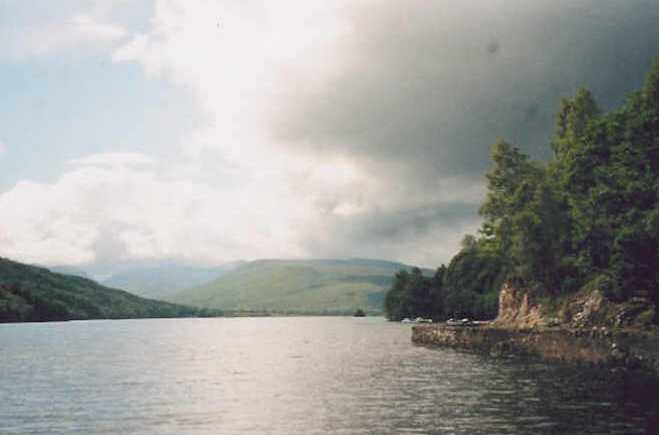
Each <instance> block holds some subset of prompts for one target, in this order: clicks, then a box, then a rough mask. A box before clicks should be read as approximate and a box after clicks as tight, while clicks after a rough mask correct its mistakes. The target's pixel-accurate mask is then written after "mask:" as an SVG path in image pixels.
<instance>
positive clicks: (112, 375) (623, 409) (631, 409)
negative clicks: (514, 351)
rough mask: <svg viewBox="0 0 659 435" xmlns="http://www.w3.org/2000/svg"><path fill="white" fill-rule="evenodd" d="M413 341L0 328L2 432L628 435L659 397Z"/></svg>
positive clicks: (400, 333)
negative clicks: (419, 344)
mask: <svg viewBox="0 0 659 435" xmlns="http://www.w3.org/2000/svg"><path fill="white" fill-rule="evenodd" d="M410 334H411V331H410V328H409V326H407V325H400V324H396V323H389V322H385V321H384V320H383V319H380V318H330V317H324V318H323V317H315V318H314V317H307V318H304V317H301V318H226V319H171V320H115V321H87V322H64V323H43V324H12V325H0V433H2V434H42V433H43V434H92V433H108V434H116V433H139V434H245V433H252V434H287V435H288V434H327V433H333V434H470V435H472V434H526V433H529V434H531V433H533V434H554V433H561V434H586V433H592V434H618V433H620V434H631V433H645V429H646V425H647V421H648V415H649V413H650V412H651V409H652V408H653V407H654V403H656V401H657V395H658V394H659V393H658V391H659V390H658V389H657V385H656V383H653V382H652V381H650V380H647V379H639V378H638V377H630V376H628V375H624V374H613V375H611V374H606V373H603V372H599V371H592V370H585V369H576V368H567V367H560V366H550V365H546V364H539V363H533V364H527V363H522V362H520V361H514V360H501V359H493V358H488V357H482V356H478V355H472V354H469V353H459V352H456V351H453V350H446V349H426V348H423V347H418V346H414V345H413V344H411V342H410Z"/></svg>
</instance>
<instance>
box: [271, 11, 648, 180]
mask: <svg viewBox="0 0 659 435" xmlns="http://www.w3.org/2000/svg"><path fill="white" fill-rule="evenodd" d="M350 21H351V23H352V26H353V29H354V32H353V33H352V34H351V35H350V36H349V37H346V38H345V39H344V40H343V41H342V42H341V44H340V47H339V50H340V52H341V53H342V56H341V60H340V62H342V65H341V73H340V74H339V75H338V76H336V77H334V78H333V79H331V80H330V81H329V82H325V83H322V86H300V83H299V82H296V83H295V86H294V89H291V93H290V95H287V98H286V103H284V104H283V105H279V106H277V110H278V112H277V114H276V116H274V117H273V124H272V125H273V130H274V133H275V135H276V136H277V137H278V138H280V139H285V140H287V141H293V142H296V141H297V142H299V143H300V144H304V146H309V144H322V146H319V149H321V150H322V151H340V152H342V153H347V154H348V155H352V156H356V157H359V158H364V159H371V160H376V161H377V160H395V161H398V162H405V163H406V165H404V167H405V168H407V169H408V171H403V174H401V176H403V175H405V176H410V175H415V177H414V178H415V179H416V180H415V181H417V182H418V183H419V185H424V184H428V181H429V180H430V179H432V178H436V177H442V176H448V175H465V174H469V175H475V174H478V173H481V172H482V171H483V170H484V169H485V167H486V165H487V164H488V150H489V146H490V145H491V144H492V143H493V142H494V141H496V139H497V138H505V139H507V140H510V141H513V142H515V143H516V144H518V145H519V146H521V147H522V148H523V149H524V150H526V151H528V152H530V153H532V154H533V155H534V156H537V157H546V156H547V155H548V153H547V149H546V148H547V147H546V146H545V144H546V143H547V140H548V137H549V135H550V134H551V129H552V123H553V121H552V119H553V113H554V112H555V110H556V108H557V105H558V100H559V98H560V97H561V96H569V95H571V94H572V93H573V92H574V91H575V89H576V88H577V87H578V86H582V85H585V86H587V87H589V88H591V89H592V90H593V91H594V92H595V94H596V96H597V97H598V99H599V100H600V101H601V102H602V103H603V105H604V106H611V105H612V104H613V103H618V102H620V100H621V99H622V97H623V95H624V94H625V93H627V92H629V91H630V90H633V89H634V88H636V87H638V85H639V84H640V82H641V80H642V78H643V75H644V73H645V72H646V71H647V69H648V66H649V64H650V61H651V59H652V57H653V56H655V55H656V54H657V53H658V52H659V26H657V24H656V23H657V22H659V3H657V2H656V1H630V2H620V1H612V0H605V1H602V0H590V1H573V0H569V1H558V2H556V1H551V2H550V1H543V2H528V1H510V0H507V1H505V2H504V1H491V0H487V1H484V0H483V1H469V2H463V1H450V2H449V1H435V2H429V1H426V0H413V1H406V2H387V3H386V4H369V5H368V6H361V7H355V8H353V9H352V10H351V11H350ZM304 90H306V91H304Z"/></svg>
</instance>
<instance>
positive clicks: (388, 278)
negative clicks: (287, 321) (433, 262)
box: [172, 259, 411, 314]
mask: <svg viewBox="0 0 659 435" xmlns="http://www.w3.org/2000/svg"><path fill="white" fill-rule="evenodd" d="M401 268H402V269H405V270H410V269H411V266H407V265H404V264H401V263H394V262H389V261H382V260H369V259H346V260H337V259H327V260H257V261H251V262H247V263H244V264H242V265H240V266H239V267H237V268H236V269H234V270H232V271H230V272H227V273H225V274H224V275H222V276H221V277H220V278H218V279H217V280H215V281H213V282H211V283H209V284H206V285H203V286H200V287H196V288H191V289H188V290H183V291H181V292H180V293H178V294H177V295H175V296H174V298H173V299H172V300H173V301H174V302H180V303H186V304H192V305H198V306H203V307H210V308H221V309H225V310H248V311H271V312H276V313H286V312H291V313H306V314H321V313H333V314H352V313H353V312H354V311H355V310H356V309H358V308H361V309H364V310H368V311H369V312H371V313H375V312H380V313H381V312H382V302H383V299H384V292H385V290H386V289H387V288H389V286H391V282H392V280H393V276H394V274H395V273H396V271H398V270H400V269H401Z"/></svg>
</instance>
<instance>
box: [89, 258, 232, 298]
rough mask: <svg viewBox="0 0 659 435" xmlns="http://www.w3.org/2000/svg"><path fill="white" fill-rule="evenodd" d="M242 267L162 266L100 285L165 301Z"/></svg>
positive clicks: (118, 275)
mask: <svg viewBox="0 0 659 435" xmlns="http://www.w3.org/2000/svg"><path fill="white" fill-rule="evenodd" d="M243 263H244V262H242V261H236V262H231V263H227V264H223V265H221V266H218V267H199V266H188V265H182V264H177V263H163V264H159V265H154V266H146V267H135V268H131V269H127V270H122V271H119V272H116V273H114V274H112V275H110V276H109V277H107V278H105V279H103V280H101V281H100V282H101V283H102V284H103V285H106V286H108V287H112V288H120V289H122V290H126V291H129V292H131V293H133V294H136V295H138V296H142V297H145V298H153V299H167V298H169V297H171V296H173V295H174V294H176V293H177V292H178V291H180V290H183V289H186V288H190V287H196V286H200V285H202V284H206V283H208V282H210V281H213V280H214V279H216V278H219V277H220V276H222V275H223V274H225V273H226V272H229V271H231V270H233V269H235V268H236V267H238V266H240V265H241V264H243Z"/></svg>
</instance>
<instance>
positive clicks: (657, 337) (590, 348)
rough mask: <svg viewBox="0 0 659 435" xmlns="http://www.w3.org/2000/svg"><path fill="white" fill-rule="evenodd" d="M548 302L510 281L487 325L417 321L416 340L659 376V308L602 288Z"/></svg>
mask: <svg viewBox="0 0 659 435" xmlns="http://www.w3.org/2000/svg"><path fill="white" fill-rule="evenodd" d="M555 305H558V306H553V307H551V306H548V304H544V303H543V302H542V301H541V300H539V298H537V297H534V294H533V293H532V292H529V291H525V290H523V289H519V288H516V287H515V286H514V285H511V284H510V283H506V284H505V285H504V286H503V288H502V289H501V293H500V296H499V315H498V317H497V319H496V320H495V321H494V322H492V323H491V324H489V325H487V326H448V325H438V324H433V325H416V326H414V327H413V328H412V341H413V342H414V343H417V344H420V345H426V346H444V347H452V348H458V349H465V350H471V351H477V352H482V353H486V354H489V355H496V356H508V355H510V356H522V357H534V358H541V359H543V360H546V361H556V362H564V363H576V364H585V365H591V366H605V367H612V368H629V369H641V370H646V371H649V372H652V373H654V374H657V375H659V332H658V331H657V329H656V328H653V327H652V326H651V324H650V322H649V320H651V319H652V317H653V316H654V306H653V305H652V304H651V303H649V302H648V301H646V300H642V299H640V298H635V299H633V300H631V301H629V302H626V303H624V304H615V303H613V302H611V301H608V300H607V299H606V298H604V297H603V296H602V293H601V292H600V291H598V290H597V289H593V290H592V291H590V292H584V293H581V294H577V295H575V296H573V297H571V298H569V299H565V300H563V301H561V303H560V304H555Z"/></svg>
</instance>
